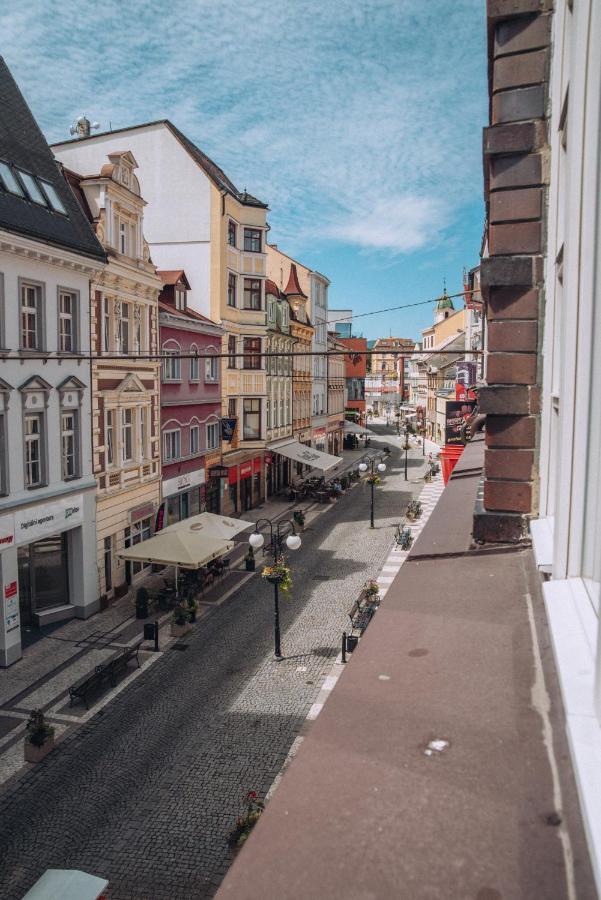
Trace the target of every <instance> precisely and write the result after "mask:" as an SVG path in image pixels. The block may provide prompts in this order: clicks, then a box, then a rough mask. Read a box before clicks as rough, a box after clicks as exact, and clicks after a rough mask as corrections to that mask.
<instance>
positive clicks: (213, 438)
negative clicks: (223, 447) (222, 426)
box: [207, 422, 219, 450]
mask: <svg viewBox="0 0 601 900" xmlns="http://www.w3.org/2000/svg"><path fill="white" fill-rule="evenodd" d="M218 447H219V422H211V423H210V424H209V425H207V450H216V449H217V448H218Z"/></svg>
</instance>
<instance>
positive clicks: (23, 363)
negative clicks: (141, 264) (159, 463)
mask: <svg viewBox="0 0 601 900" xmlns="http://www.w3.org/2000/svg"><path fill="white" fill-rule="evenodd" d="M0 93H1V94H2V100H3V115H5V116H6V121H10V122H11V123H13V124H14V129H13V128H12V127H11V128H5V129H2V131H1V133H0V348H1V349H0V606H1V609H2V616H1V618H0V666H9V665H11V664H12V663H14V662H16V661H17V660H18V659H19V658H20V657H21V653H22V643H23V639H25V638H27V637H31V636H33V637H35V635H36V634H37V629H38V628H39V627H41V626H44V625H48V624H50V623H52V622H56V621H61V620H63V619H68V618H70V617H72V616H77V617H79V618H87V617H88V616H89V615H91V614H92V613H93V612H95V611H96V610H97V609H98V569H97V565H96V538H95V527H96V503H95V492H96V482H95V480H94V476H93V466H92V442H91V432H90V428H89V421H90V410H91V402H92V391H91V381H90V367H89V352H90V280H91V279H95V278H97V277H98V275H99V273H100V272H101V271H102V270H103V268H104V264H105V253H104V250H103V248H102V247H101V245H100V244H99V242H98V240H97V239H96V237H95V235H94V232H93V230H92V228H91V227H90V225H89V223H88V221H87V219H86V217H85V216H84V214H83V213H82V211H81V209H80V208H79V206H78V204H77V201H76V200H75V198H74V196H73V194H72V193H71V191H70V189H69V187H68V185H67V183H66V182H65V180H64V178H63V176H62V173H61V171H60V169H59V167H58V166H57V164H56V162H55V160H54V159H53V157H52V154H51V152H50V150H49V148H48V145H47V144H46V142H45V140H44V138H43V136H42V133H41V131H40V130H39V128H38V126H37V124H36V122H35V120H34V118H33V116H32V114H31V112H30V110H29V108H28V106H27V104H26V102H25V100H24V98H23V96H22V95H21V93H20V91H19V89H18V87H17V85H16V84H15V82H14V80H13V78H12V76H11V74H10V72H9V70H8V68H7V67H6V65H5V63H4V61H3V60H2V59H0Z"/></svg>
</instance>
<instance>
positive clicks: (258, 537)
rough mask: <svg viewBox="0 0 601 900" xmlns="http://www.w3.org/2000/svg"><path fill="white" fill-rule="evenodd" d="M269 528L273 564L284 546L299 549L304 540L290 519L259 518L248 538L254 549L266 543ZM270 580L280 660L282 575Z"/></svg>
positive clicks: (277, 656)
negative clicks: (264, 533) (276, 520)
mask: <svg viewBox="0 0 601 900" xmlns="http://www.w3.org/2000/svg"><path fill="white" fill-rule="evenodd" d="M267 528H269V536H270V538H269V545H268V546H267V548H266V549H267V552H268V553H270V554H271V556H272V558H273V565H274V566H276V565H277V564H278V563H279V562H280V561H281V557H282V547H283V544H286V547H288V549H289V550H298V548H299V547H300V545H301V543H302V541H301V539H300V537H299V535H298V534H297V533H296V529H295V527H294V522H293V521H292V520H291V519H289V520H287V521H286V520H285V521H283V522H272V521H271V519H258V520H257V521H256V522H255V530H254V531H253V532H252V534H251V535H250V537H249V538H248V543H249V544H250V546H251V547H252V548H253V550H259V549H260V548H261V547H262V546H263V544H264V543H265V538H264V537H263V535H262V534H261V529H267ZM267 580H268V581H271V583H272V584H273V603H274V644H275V658H276V659H277V660H278V661H279V660H281V659H282V649H281V645H280V597H279V586H280V583H281V581H282V576H280V575H278V574H275V573H274V575H273V576H271V577H268V579H267Z"/></svg>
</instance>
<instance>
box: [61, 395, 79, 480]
mask: <svg viewBox="0 0 601 900" xmlns="http://www.w3.org/2000/svg"><path fill="white" fill-rule="evenodd" d="M60 415H61V470H62V478H63V481H70V480H71V479H73V478H78V477H79V476H80V474H81V472H80V466H79V423H78V419H79V416H78V410H77V409H64V410H61V414H60ZM69 418H70V419H72V422H71V424H70V426H69V427H66V420H67V419H69ZM65 439H67V441H69V442H70V444H71V449H70V451H67V450H66V446H65ZM69 458H71V466H72V471H71V472H69V471H68V466H67V463H68V461H69Z"/></svg>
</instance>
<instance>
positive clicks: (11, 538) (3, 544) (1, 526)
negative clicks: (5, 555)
mask: <svg viewBox="0 0 601 900" xmlns="http://www.w3.org/2000/svg"><path fill="white" fill-rule="evenodd" d="M14 543H15V520H14V518H13V516H0V552H2V550H6V548H7V547H12V546H13V545H14Z"/></svg>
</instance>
